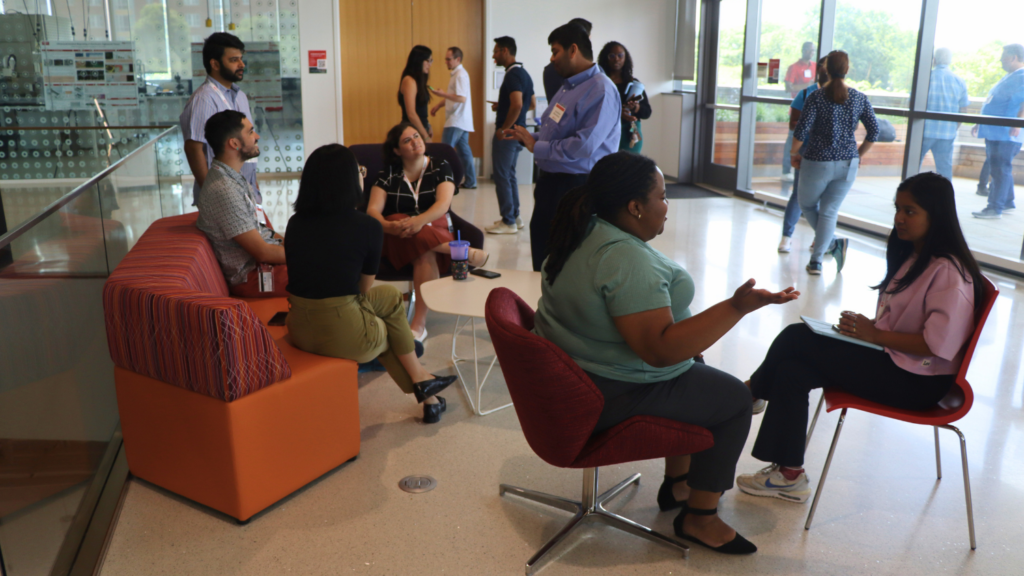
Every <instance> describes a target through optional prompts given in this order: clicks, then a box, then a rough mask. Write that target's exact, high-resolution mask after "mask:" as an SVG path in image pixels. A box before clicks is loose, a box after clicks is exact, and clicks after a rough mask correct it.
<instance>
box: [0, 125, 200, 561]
mask: <svg viewBox="0 0 1024 576" xmlns="http://www.w3.org/2000/svg"><path fill="white" fill-rule="evenodd" d="M9 132H15V134H14V135H11V134H10V133H9ZM43 132H44V131H42V130H39V131H35V130H20V131H7V130H3V131H0V137H2V138H4V139H5V140H7V141H11V140H14V141H15V145H13V147H14V148H16V149H17V153H18V156H17V158H16V159H15V158H13V157H12V153H10V150H11V146H12V145H11V144H6V145H5V146H7V148H5V149H4V150H5V154H7V156H6V157H5V158H4V159H3V160H2V162H4V163H6V166H5V167H2V166H0V200H2V204H3V207H4V215H5V219H4V223H5V224H6V226H7V231H6V232H5V233H3V234H2V235H0V325H2V326H3V329H2V330H0V552H2V556H0V558H2V562H3V570H4V571H5V572H4V573H5V574H6V575H8V576H21V575H23V574H51V573H53V574H57V573H66V571H63V572H62V571H61V570H60V568H61V567H62V566H65V567H70V566H71V562H72V561H73V560H74V558H75V554H76V553H77V551H78V550H79V544H80V543H81V540H82V537H83V534H84V533H85V526H86V525H88V524H89V522H90V518H93V506H94V504H95V502H96V501H97V500H98V494H99V490H100V488H102V485H103V483H104V482H105V481H106V479H107V477H108V472H109V470H110V466H111V465H112V463H113V461H114V458H113V457H112V454H113V453H116V452H117V450H118V449H119V448H120V441H119V435H118V433H117V428H118V420H119V419H118V412H117V402H116V397H115V392H114V374H113V372H114V366H113V363H112V362H111V360H110V354H109V352H108V350H107V338H106V332H105V327H104V317H103V300H102V290H103V284H104V282H105V281H106V278H107V276H108V275H109V273H110V272H111V271H112V270H113V269H114V268H115V267H116V266H117V264H118V262H120V260H121V258H123V257H124V255H125V254H126V253H127V252H128V250H129V249H131V247H132V246H133V245H134V244H135V242H136V241H137V239H138V238H139V236H140V235H141V234H142V233H143V232H144V231H145V230H146V229H147V228H148V227H149V225H150V224H151V223H152V222H153V221H154V220H156V219H158V218H161V217H163V216H170V215H173V214H180V213H181V212H182V211H183V203H182V198H181V177H180V176H170V175H169V174H171V173H172V172H175V171H176V170H177V167H176V166H173V161H174V160H176V159H177V156H176V155H173V154H171V153H163V152H162V151H163V150H165V149H166V150H173V149H176V148H180V133H179V131H178V128H176V127H175V128H170V129H155V128H140V129H118V130H111V131H110V133H109V134H108V133H107V132H106V130H101V131H94V130H80V129H75V130H69V131H61V130H57V131H56V132H55V131H53V130H50V131H49V132H48V133H43ZM22 141H24V142H25V144H22ZM69 142H70V144H69ZM19 147H20V148H19ZM69 150H71V151H73V152H74V154H71V155H68V151H69ZM23 152H27V153H28V156H27V158H26V157H25V156H23ZM47 152H49V155H48V156H47V155H46V153H47ZM57 152H61V153H62V154H61V155H59V156H58V155H57ZM36 153H38V156H37V155H36ZM94 153H95V154H94ZM37 158H38V160H37ZM37 162H38V163H39V164H40V167H39V168H38V170H40V172H39V174H40V175H42V177H40V178H37V177H36V172H35V170H36V169H37V168H36V166H35V164H36V163H37ZM71 162H74V166H72V165H71ZM15 163H17V165H18V166H17V167H15V166H14V164H15ZM25 163H28V164H29V166H28V167H27V168H26V167H25V166H24V164H25ZM47 163H50V165H49V166H47ZM59 163H60V164H62V165H61V166H58V164H59ZM80 163H83V164H80ZM168 164H171V166H169V165H168ZM43 170H48V172H46V173H44V172H43ZM62 173H63V176H62ZM16 176H17V177H16ZM51 176H53V177H54V178H55V179H54V178H51ZM104 466H106V469H104Z"/></svg>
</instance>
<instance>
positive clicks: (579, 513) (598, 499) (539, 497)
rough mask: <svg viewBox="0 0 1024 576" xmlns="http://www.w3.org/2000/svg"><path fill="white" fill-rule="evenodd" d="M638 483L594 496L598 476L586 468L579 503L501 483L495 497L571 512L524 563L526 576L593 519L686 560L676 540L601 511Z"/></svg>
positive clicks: (687, 550)
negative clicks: (670, 549)
mask: <svg viewBox="0 0 1024 576" xmlns="http://www.w3.org/2000/svg"><path fill="white" fill-rule="evenodd" d="M639 483H640V474H639V473H637V474H633V475H632V476H630V477H629V478H626V479H625V480H623V481H622V482H619V483H618V484H616V485H615V486H614V487H613V488H611V489H610V490H608V491H606V492H605V493H603V494H601V495H597V487H598V474H597V468H586V469H584V470H583V498H582V500H583V501H582V502H579V501H576V500H569V499H567V498H562V497H560V496H554V495H551V494H545V493H543V492H536V491H534V490H528V489H525V488H517V487H515V486H509V485H508V484H501V485H500V486H499V489H498V495H499V496H503V495H505V494H506V493H508V494H514V495H516V496H519V497H521V498H526V499H527V500H532V501H534V502H539V503H541V504H545V505H547V506H551V507H554V508H558V509H559V510H565V511H566V512H572V513H573V517H572V519H571V520H569V523H568V524H566V525H565V526H563V527H562V529H561V530H559V531H558V533H557V534H555V535H554V537H552V538H551V540H548V542H547V543H546V544H544V546H542V547H541V549H540V550H538V551H537V553H536V554H534V555H533V557H532V558H530V559H529V560H528V561H527V562H526V574H527V576H529V575H531V574H533V573H534V572H536V571H537V567H538V565H539V564H540V562H541V560H543V559H544V557H545V556H547V555H548V553H549V552H551V550H552V549H554V548H555V546H557V545H558V544H559V543H560V542H562V541H563V540H565V539H566V537H567V536H568V535H569V534H570V533H571V532H572V531H573V530H575V529H576V528H578V527H579V526H581V525H582V524H583V522H584V521H586V520H587V519H590V518H593V519H594V520H598V521H601V522H604V523H605V524H607V525H608V526H612V527H614V528H618V529H619V530H623V531H625V532H629V533H630V534H633V535H634V536H639V537H641V538H645V539H647V540H650V541H651V542H656V543H658V544H664V545H666V546H669V547H671V548H673V549H674V550H676V551H677V552H680V553H682V555H683V558H688V557H689V555H690V548H689V547H688V546H687V545H685V544H683V543H681V542H678V541H676V540H673V539H671V538H668V537H666V536H664V535H662V534H661V533H658V532H655V531H654V530H651V529H650V528H648V527H646V526H643V525H641V524H637V523H636V522H634V521H632V520H630V519H629V518H624V517H622V516H619V515H618V514H615V513H614V512H609V511H608V510H605V509H604V504H605V503H607V502H609V501H611V500H612V499H613V498H615V497H616V496H618V495H619V494H621V493H622V491H623V490H625V489H626V488H627V487H629V486H630V485H632V484H639Z"/></svg>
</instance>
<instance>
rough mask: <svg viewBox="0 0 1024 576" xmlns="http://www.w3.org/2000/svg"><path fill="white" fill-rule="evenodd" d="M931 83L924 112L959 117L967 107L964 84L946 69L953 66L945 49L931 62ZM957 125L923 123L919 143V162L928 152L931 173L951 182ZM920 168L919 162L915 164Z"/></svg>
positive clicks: (952, 123)
mask: <svg viewBox="0 0 1024 576" xmlns="http://www.w3.org/2000/svg"><path fill="white" fill-rule="evenodd" d="M932 62H933V65H934V67H933V68H932V77H931V81H930V82H929V84H928V111H929V112H945V113H947V114H956V113H957V112H959V113H961V114H963V113H965V112H967V105H968V104H970V100H968V96H967V84H966V83H965V82H964V81H963V80H962V79H960V77H959V76H957V75H956V74H954V73H953V72H952V71H950V69H949V65H950V64H952V63H953V53H952V52H951V51H950V50H949V48H939V49H938V50H936V51H935V56H934V57H933V58H932ZM959 129H960V124H959V123H958V122H948V121H944V120H925V122H924V140H923V141H922V142H921V162H923V161H924V155H925V154H927V153H928V151H929V150H931V151H932V158H933V159H934V160H935V171H936V172H938V173H939V174H942V175H943V176H945V177H946V179H947V180H950V181H952V180H953V141H954V140H956V134H957V130H959ZM918 168H920V162H918Z"/></svg>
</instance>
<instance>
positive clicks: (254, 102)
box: [192, 42, 283, 114]
mask: <svg viewBox="0 0 1024 576" xmlns="http://www.w3.org/2000/svg"><path fill="white" fill-rule="evenodd" d="M192 77H193V78H194V81H193V83H192V86H193V90H194V89H195V88H198V87H199V85H200V84H202V83H203V82H205V80H206V67H205V66H203V44H202V43H201V42H196V43H193V44H192ZM239 84H240V85H241V88H242V91H243V92H245V95H246V97H247V98H248V99H249V107H250V108H251V109H253V114H255V113H256V111H255V109H256V108H257V107H259V108H263V109H264V110H266V111H267V112H275V111H278V110H281V109H282V106H283V104H282V102H283V99H282V98H281V49H280V47H279V46H278V43H277V42H246V43H245V74H243V76H242V81H241V82H240V83H239Z"/></svg>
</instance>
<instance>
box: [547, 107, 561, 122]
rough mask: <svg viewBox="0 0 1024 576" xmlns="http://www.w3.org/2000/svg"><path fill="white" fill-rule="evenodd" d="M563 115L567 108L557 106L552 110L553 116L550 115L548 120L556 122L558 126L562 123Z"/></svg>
mask: <svg viewBox="0 0 1024 576" xmlns="http://www.w3.org/2000/svg"><path fill="white" fill-rule="evenodd" d="M563 114H565V106H562V105H561V104H555V108H554V109H553V110H551V114H549V115H548V118H550V119H552V120H554V121H555V124H558V123H559V122H561V120H562V115H563Z"/></svg>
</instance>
